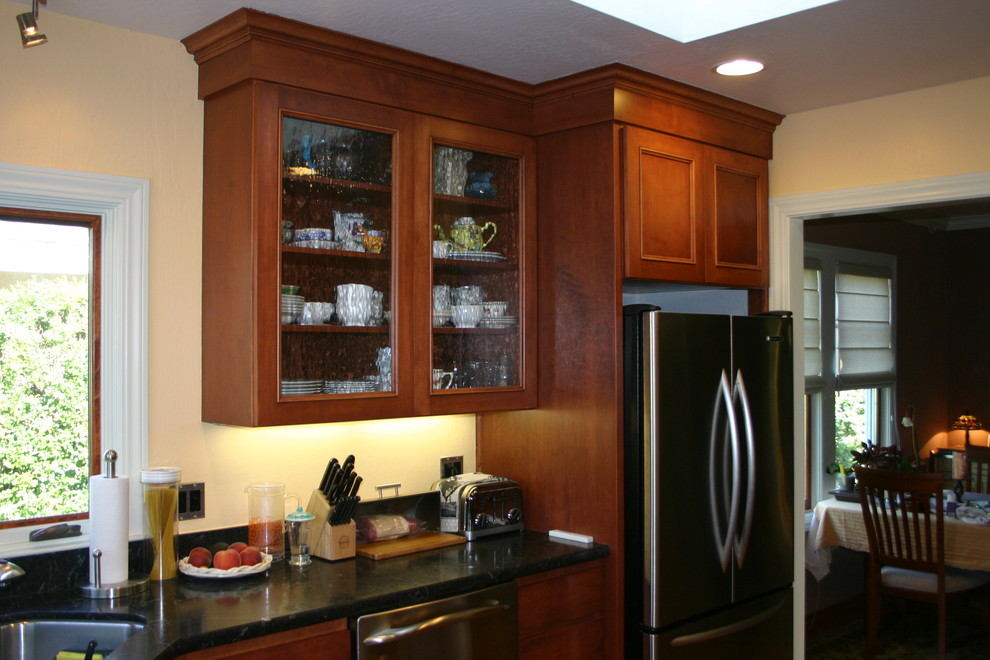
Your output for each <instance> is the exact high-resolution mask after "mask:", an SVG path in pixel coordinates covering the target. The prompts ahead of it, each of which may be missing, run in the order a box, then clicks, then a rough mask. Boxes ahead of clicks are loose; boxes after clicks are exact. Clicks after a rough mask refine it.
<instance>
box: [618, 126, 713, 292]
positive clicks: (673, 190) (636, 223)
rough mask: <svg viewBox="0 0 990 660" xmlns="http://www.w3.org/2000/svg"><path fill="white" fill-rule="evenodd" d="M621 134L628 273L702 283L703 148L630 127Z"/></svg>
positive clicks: (703, 247) (640, 276)
mask: <svg viewBox="0 0 990 660" xmlns="http://www.w3.org/2000/svg"><path fill="white" fill-rule="evenodd" d="M622 136H623V141H624V144H623V153H624V172H623V175H624V179H623V209H624V218H623V223H624V234H625V248H626V249H625V255H626V268H625V275H626V277H630V278H634V279H651V280H673V281H680V282H701V281H703V280H704V276H705V231H706V229H707V227H706V224H707V223H706V219H705V193H706V191H705V190H704V189H703V178H704V172H703V169H704V147H703V146H702V145H700V144H698V143H696V142H692V141H690V140H682V139H680V138H676V137H672V136H670V135H665V134H663V133H657V132H655V131H647V130H644V129H641V128H636V127H633V126H629V127H625V128H624V129H623V131H622Z"/></svg>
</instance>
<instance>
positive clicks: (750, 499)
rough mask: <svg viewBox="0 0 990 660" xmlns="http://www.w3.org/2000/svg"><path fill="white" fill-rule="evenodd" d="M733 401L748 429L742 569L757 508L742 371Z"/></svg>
mask: <svg viewBox="0 0 990 660" xmlns="http://www.w3.org/2000/svg"><path fill="white" fill-rule="evenodd" d="M732 395H733V399H738V400H739V403H740V406H741V407H742V412H743V423H744V425H745V429H746V452H747V454H746V512H745V514H744V516H743V525H742V537H741V538H737V539H736V542H735V545H736V565H737V566H739V567H740V568H741V567H742V565H743V561H744V560H745V559H746V550H747V549H748V548H749V539H750V535H751V534H752V532H753V511H754V509H755V507H756V434H755V433H753V414H752V410H751V408H750V405H749V393H748V392H747V391H746V382H745V380H744V379H743V373H742V369H739V370H738V371H736V382H735V385H734V386H733V388H732Z"/></svg>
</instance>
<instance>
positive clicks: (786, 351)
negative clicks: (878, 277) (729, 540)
mask: <svg viewBox="0 0 990 660" xmlns="http://www.w3.org/2000/svg"><path fill="white" fill-rule="evenodd" d="M732 346H733V387H734V394H735V399H736V405H737V409H738V416H739V417H740V420H741V421H740V425H741V426H742V427H746V426H747V423H746V420H747V419H748V422H749V425H750V429H749V430H751V431H752V433H753V438H752V449H753V452H754V454H753V460H750V458H749V451H748V450H747V451H746V452H745V454H744V455H745V457H746V462H745V472H746V484H747V488H745V489H744V492H743V495H744V502H743V505H742V508H743V514H744V515H743V518H742V520H741V524H740V529H739V532H738V534H737V539H736V544H735V545H736V548H735V553H736V558H735V564H736V575H735V583H734V593H733V598H734V600H736V601H740V600H745V599H747V598H751V597H753V596H756V595H759V594H763V593H766V592H767V591H770V590H775V589H779V588H782V587H785V586H788V585H790V584H791V583H792V582H793V574H794V571H793V557H794V552H793V547H794V546H793V543H794V508H793V507H794V499H793V498H794V495H793V493H794V478H793V466H794V439H793V418H794V408H793V403H792V402H793V399H792V392H793V390H792V382H793V373H792V368H791V367H792V357H791V352H792V350H793V341H792V331H791V320H790V319H789V318H787V319H785V318H776V317H763V316H734V317H732ZM750 485H751V486H752V489H750V488H749V486H750Z"/></svg>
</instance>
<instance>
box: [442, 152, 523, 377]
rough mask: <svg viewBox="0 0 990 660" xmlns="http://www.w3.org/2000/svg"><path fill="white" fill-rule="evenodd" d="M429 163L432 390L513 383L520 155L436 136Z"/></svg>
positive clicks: (517, 360)
mask: <svg viewBox="0 0 990 660" xmlns="http://www.w3.org/2000/svg"><path fill="white" fill-rule="evenodd" d="M432 164H433V173H432V174H433V176H432V184H433V186H432V229H433V241H432V265H433V268H432V273H433V275H432V286H433V290H432V293H433V296H432V318H433V332H432V336H433V342H432V369H433V371H432V391H433V392H434V393H437V392H439V391H441V390H463V389H466V388H518V387H520V384H521V375H520V374H521V366H520V365H521V357H522V355H521V354H522V348H521V342H522V338H521V334H520V327H521V326H520V318H521V314H520V311H521V310H520V305H521V301H522V295H521V291H520V279H521V278H520V268H521V254H522V250H521V244H522V237H521V228H520V223H521V196H520V192H521V183H520V174H521V165H520V159H519V158H516V157H511V156H504V155H497V154H492V153H485V152H483V151H476V150H471V149H466V148H462V147H458V146H452V145H448V144H444V143H442V142H434V143H433V155H432ZM423 304H424V305H426V304H430V302H424V303H423Z"/></svg>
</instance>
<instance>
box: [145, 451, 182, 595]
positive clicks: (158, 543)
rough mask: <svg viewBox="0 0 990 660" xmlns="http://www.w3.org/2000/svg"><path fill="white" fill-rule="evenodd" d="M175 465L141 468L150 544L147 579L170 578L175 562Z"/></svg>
mask: <svg viewBox="0 0 990 660" xmlns="http://www.w3.org/2000/svg"><path fill="white" fill-rule="evenodd" d="M181 474H182V473H181V471H180V470H179V468H176V467H154V468H145V469H144V470H141V483H142V485H143V487H144V519H145V524H146V525H147V528H148V540H149V542H150V545H151V548H150V550H151V559H152V563H151V574H150V575H149V576H148V579H150V580H171V579H172V578H174V577H175V576H176V573H177V567H178V563H179V558H178V547H177V544H178V539H177V538H176V529H175V527H176V519H177V518H178V512H179V510H178V506H179V479H180V476H181Z"/></svg>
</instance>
